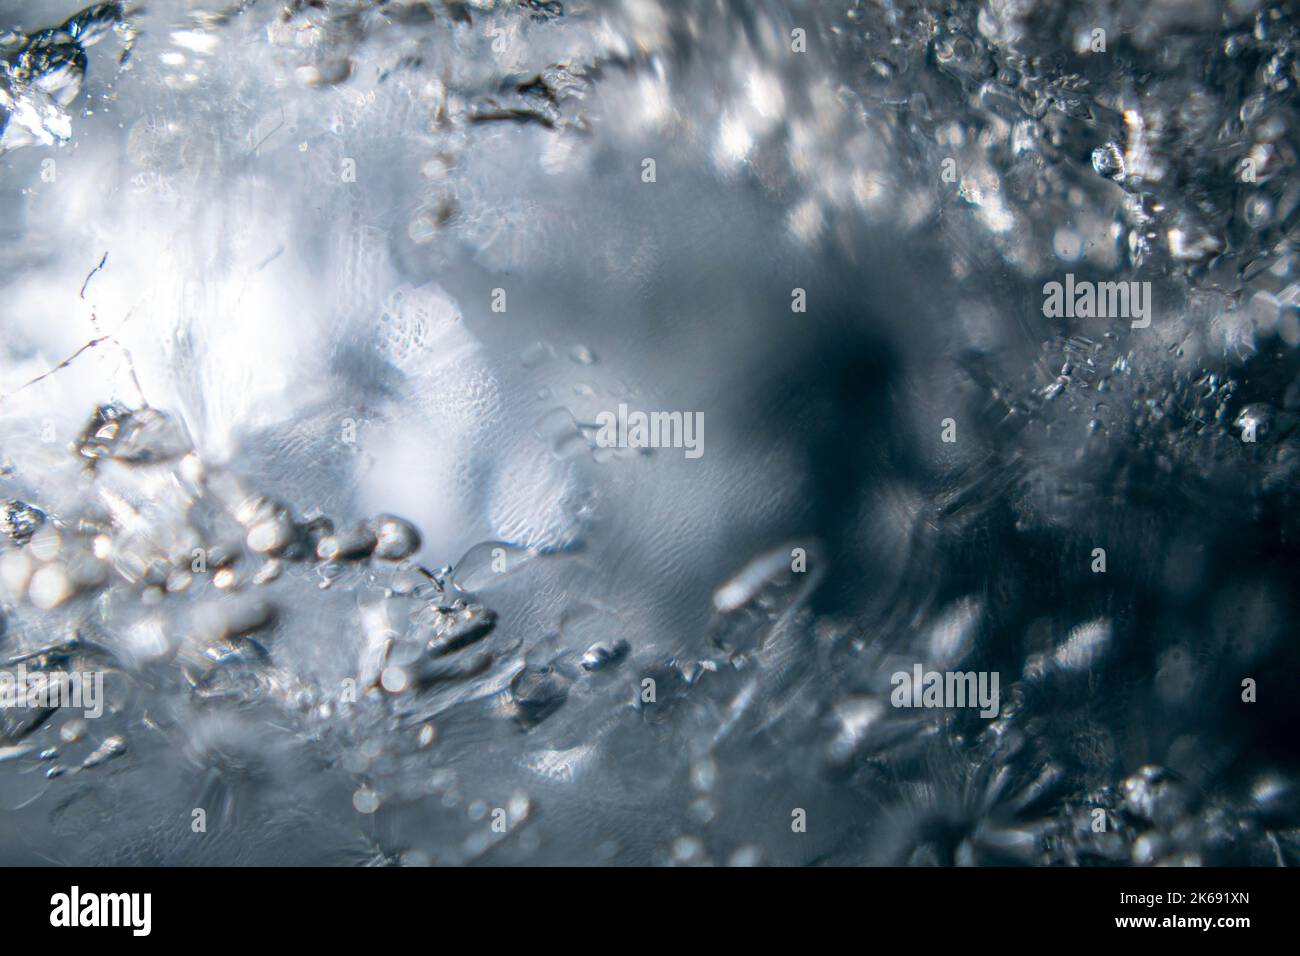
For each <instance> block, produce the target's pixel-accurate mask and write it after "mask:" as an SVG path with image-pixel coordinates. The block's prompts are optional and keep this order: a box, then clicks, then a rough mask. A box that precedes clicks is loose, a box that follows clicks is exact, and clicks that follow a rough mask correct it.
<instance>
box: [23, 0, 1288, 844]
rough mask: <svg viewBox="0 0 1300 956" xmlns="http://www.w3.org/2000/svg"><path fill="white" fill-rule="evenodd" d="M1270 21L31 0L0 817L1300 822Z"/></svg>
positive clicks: (348, 836) (394, 826)
mask: <svg viewBox="0 0 1300 956" xmlns="http://www.w3.org/2000/svg"><path fill="white" fill-rule="evenodd" d="M798 31H802V38H803V39H802V41H801V42H802V44H803V45H802V47H799V42H800V41H797V40H796V34H797V33H798ZM1099 31H1100V32H1099ZM1297 43H1300V36H1298V35H1297V28H1296V26H1295V24H1294V22H1293V20H1292V19H1291V18H1289V17H1288V16H1287V15H1286V11H1285V9H1284V8H1283V7H1281V6H1278V5H1270V4H1267V3H1250V2H1243V3H1231V4H1227V5H1222V4H1216V3H1210V2H1189V3H1177V4H1167V3H1166V4H1150V3H1147V2H1143V0H1132V2H1129V0H1125V2H1120V3H1114V4H1100V3H1075V4H1069V5H1060V4H1052V3H1046V2H1015V3H1010V2H1000V0H987V2H981V3H970V4H965V5H958V6H956V7H953V6H951V5H943V4H936V3H932V2H929V0H907V2H903V3H898V4H892V5H886V6H881V5H878V4H858V3H852V2H843V3H818V4H784V3H763V4H752V5H744V6H743V9H742V6H738V5H716V4H685V5H683V4H670V3H658V2H637V3H632V2H627V3H624V2H613V3H595V2H585V0H577V2H566V3H563V4H560V3H492V2H482V3H474V4H470V5H465V4H460V3H450V2H449V3H441V2H435V3H423V2H406V0H400V2H388V3H378V2H375V3H371V2H333V0H327V2H322V3H319V4H310V5H298V4H289V5H283V4H275V5H266V4H231V5H222V4H217V3H198V4H195V3H189V2H185V3H182V2H179V0H177V2H172V0H156V2H151V3H149V4H146V5H142V6H141V7H140V8H139V9H137V8H136V7H135V5H133V4H117V3H106V4H99V5H96V6H93V7H89V8H86V9H84V10H80V11H79V10H78V9H77V8H76V4H75V3H62V2H56V0H42V2H40V3H34V4H33V3H16V2H4V0H0V61H2V62H0V531H2V532H3V535H4V537H3V539H0V600H2V602H3V603H2V605H0V660H3V661H4V662H5V667H6V668H7V669H10V668H16V667H17V666H18V665H19V664H20V663H22V664H24V665H25V666H27V667H28V668H29V669H30V670H33V671H37V672H40V673H45V672H48V671H53V670H57V669H59V668H65V669H74V668H75V669H82V670H96V671H100V672H103V673H104V674H105V675H106V680H105V686H106V689H107V693H108V701H107V705H106V708H105V713H104V716H103V717H101V718H96V719H89V718H84V717H82V715H81V714H80V712H76V713H71V712H68V713H65V712H63V711H62V710H61V709H57V710H51V711H49V712H46V711H44V710H26V709H23V708H11V707H4V708H0V805H3V807H4V809H5V813H6V815H7V817H9V818H10V819H11V826H8V827H6V828H5V829H4V831H3V832H2V833H0V859H3V860H4V861H5V862H34V861H38V860H51V859H53V860H56V861H60V862H71V863H78V862H92V861H93V862H123V863H130V862H158V863H168V864H184V863H214V864H219V863H236V864H242V863H281V862H303V863H344V864H356V863H363V862H384V863H405V864H444V863H446V864H465V863H473V862H489V863H491V862H530V863H573V862H581V863H609V862H616V863H661V864H674V865H697V864H704V863H732V864H737V865H751V864H755V863H769V864H794V863H812V862H831V863H862V862H896V863H945V864H946V863H1072V864H1078V863H1095V862H1107V863H1116V862H1121V863H1123V862H1131V863H1139V864H1148V863H1167V862H1191V863H1228V862H1231V863H1266V864H1272V863H1277V862H1285V863H1294V862H1295V861H1296V854H1297V852H1300V836H1297V834H1298V833H1300V829H1297V828H1298V827H1300V818H1298V817H1297V811H1296V804H1295V801H1294V800H1291V799H1289V798H1287V797H1286V795H1287V794H1290V793H1291V792H1292V791H1294V790H1295V786H1296V781H1295V759H1294V758H1295V748H1294V744H1293V742H1292V740H1291V737H1292V736H1293V735H1292V734H1291V733H1290V730H1289V728H1290V727H1292V726H1293V725H1294V721H1295V718H1296V716H1297V712H1296V704H1295V702H1294V700H1293V699H1292V697H1293V695H1290V694H1288V693H1286V690H1285V686H1286V685H1285V684H1284V683H1282V682H1284V681H1291V680H1293V679H1294V677H1295V675H1296V668H1297V660H1296V654H1295V651H1294V649H1293V648H1292V647H1291V646H1290V644H1291V643H1292V642H1288V640H1287V635H1288V634H1290V633H1291V632H1292V631H1293V624H1294V621H1295V619H1296V613H1295V612H1296V608H1295V600H1294V598H1293V597H1292V594H1291V592H1292V590H1293V589H1292V588H1291V587H1290V586H1289V582H1290V581H1291V579H1292V578H1293V576H1294V575H1293V570H1294V563H1295V560H1296V554H1295V541H1296V534H1297V531H1298V530H1300V529H1297V526H1296V520H1295V514H1296V511H1295V507H1294V505H1295V500H1294V496H1295V488H1296V478H1297V468H1298V467H1300V455H1297V449H1296V441H1297V440H1298V439H1300V432H1298V431H1297V429H1296V421H1297V419H1296V415H1297V414H1300V384H1297V383H1300V361H1298V360H1297V354H1296V347H1297V346H1298V345H1300V318H1298V315H1300V313H1297V308H1296V306H1297V298H1298V297H1297V295H1296V292H1295V290H1296V288H1297V281H1298V280H1297V278H1296V275H1295V271H1296V268H1297V260H1296V256H1295V248H1294V246H1295V242H1294V240H1295V235H1294V219H1295V213H1296V210H1297V208H1300V185H1297V182H1296V179H1295V176H1294V166H1295V162H1296V156H1297V145H1298V144H1297V142H1296V127H1295V124H1296V116H1295V109H1294V102H1293V101H1294V89H1295V84H1296V83H1297V82H1300V76H1297V74H1296V67H1295V64H1296V62H1297V60H1296V56H1295V54H1296V50H1297ZM1138 77H1145V78H1146V79H1144V80H1142V81H1141V82H1139V81H1138V79H1137V78H1138ZM647 161H652V162H651V164H650V165H647ZM1066 273H1072V274H1075V275H1077V277H1078V278H1079V279H1080V280H1081V281H1095V282H1105V281H1108V280H1113V281H1122V282H1130V281H1133V282H1147V283H1150V293H1151V298H1150V299H1149V300H1148V301H1149V302H1151V303H1153V317H1152V321H1151V323H1150V326H1149V327H1137V325H1136V324H1135V323H1134V322H1132V321H1131V319H1132V318H1133V317H1132V316H1111V317H1096V318H1067V317H1054V318H1053V317H1048V316H1046V315H1045V314H1044V312H1043V308H1042V306H1043V295H1044V292H1043V287H1044V284H1045V283H1048V282H1052V281H1058V282H1060V281H1063V280H1064V277H1065V274H1066ZM620 403H622V404H627V405H628V406H629V407H632V408H639V409H647V410H653V409H677V410H683V411H689V412H700V413H702V414H703V415H704V417H706V418H707V419H708V429H707V434H708V445H707V450H706V452H705V454H703V455H702V456H701V457H700V458H699V459H697V460H696V459H690V458H687V457H686V456H684V455H683V454H682V453H681V450H680V449H674V448H654V449H620V448H613V449H611V448H602V447H599V446H598V445H597V443H596V441H595V439H594V435H595V425H594V424H593V423H595V422H596V421H597V420H598V419H597V416H598V415H600V413H601V412H604V411H608V410H610V409H613V408H616V407H617V406H618V405H619V404H620ZM948 421H951V422H952V426H953V428H954V429H955V436H956V437H955V441H951V442H950V441H947V440H946V439H945V438H944V437H943V436H944V432H945V429H946V425H945V422H948ZM1097 549H1102V550H1103V551H1104V555H1105V557H1104V570H1103V571H1100V572H1099V571H1096V570H1095V565H1096V562H1097V560H1098V559H1097V554H1096V551H1097ZM914 663H923V664H924V665H925V666H927V667H930V666H934V667H940V666H943V667H948V666H951V667H953V668H956V667H961V668H963V669H966V668H969V669H971V670H977V671H988V670H991V671H996V672H998V673H1000V674H1001V675H1002V678H1003V683H1002V688H1003V690H1002V693H1003V698H1002V702H1001V703H1002V706H1001V707H1000V708H999V710H998V714H997V716H996V717H994V718H992V719H989V720H984V719H982V718H979V717H976V716H973V715H971V714H970V713H965V712H960V711H954V710H943V711H922V710H908V709H898V708H895V707H891V706H890V702H889V698H890V677H891V675H892V674H893V673H895V672H896V671H900V670H903V671H909V670H910V669H911V667H912V665H913V664H914ZM1247 678H1250V679H1254V680H1255V681H1257V682H1258V683H1259V690H1260V693H1259V696H1258V700H1257V701H1255V702H1253V703H1246V702H1245V701H1244V700H1243V698H1242V681H1243V679H1247ZM647 682H649V683H647ZM196 809H204V810H205V811H206V813H207V815H208V819H209V825H208V829H207V831H206V833H199V832H197V831H195V830H193V829H192V828H191V820H192V819H193V811H194V810H196ZM796 809H797V810H800V811H802V812H803V813H804V814H806V817H807V819H808V821H810V823H809V826H808V827H807V829H806V830H804V831H798V830H795V829H792V826H791V821H792V813H793V812H794V811H795V810H796ZM1095 809H1101V810H1103V811H1104V812H1105V814H1106V819H1107V820H1108V821H1109V827H1108V829H1107V830H1105V831H1104V832H1098V831H1096V830H1095V829H1093V828H1092V826H1091V823H1092V820H1093V819H1094V817H1093V813H1092V811H1093V810H1095ZM498 810H500V811H501V814H498V813H497V812H496V811H498ZM499 819H503V820H504V821H505V827H506V829H505V831H504V832H502V831H500V830H498V829H494V828H493V823H494V821H495V820H499ZM375 824H379V825H377V826H376V825H375Z"/></svg>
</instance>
